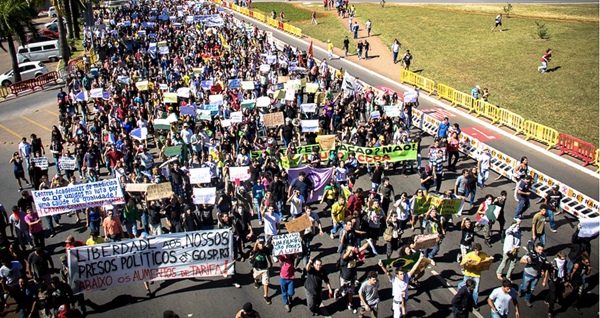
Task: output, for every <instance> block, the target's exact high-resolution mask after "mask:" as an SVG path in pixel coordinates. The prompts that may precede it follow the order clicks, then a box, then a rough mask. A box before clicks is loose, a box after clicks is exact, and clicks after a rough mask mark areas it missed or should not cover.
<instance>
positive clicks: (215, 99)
mask: <svg viewBox="0 0 600 318" xmlns="http://www.w3.org/2000/svg"><path fill="white" fill-rule="evenodd" d="M208 100H209V101H210V104H214V105H223V95H210V96H208Z"/></svg>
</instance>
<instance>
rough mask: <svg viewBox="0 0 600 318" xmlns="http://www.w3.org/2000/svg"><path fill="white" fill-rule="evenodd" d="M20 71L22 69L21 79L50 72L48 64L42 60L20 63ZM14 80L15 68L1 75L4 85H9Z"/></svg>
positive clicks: (0, 79)
mask: <svg viewBox="0 0 600 318" xmlns="http://www.w3.org/2000/svg"><path fill="white" fill-rule="evenodd" d="M19 71H21V80H23V81H24V80H28V79H32V78H36V77H38V76H41V75H44V74H46V73H48V70H47V69H46V65H44V63H43V62H40V61H33V62H25V63H21V64H19ZM14 82H15V79H14V76H13V70H10V71H8V72H6V73H4V74H2V75H0V84H2V86H9V85H10V84H12V83H14Z"/></svg>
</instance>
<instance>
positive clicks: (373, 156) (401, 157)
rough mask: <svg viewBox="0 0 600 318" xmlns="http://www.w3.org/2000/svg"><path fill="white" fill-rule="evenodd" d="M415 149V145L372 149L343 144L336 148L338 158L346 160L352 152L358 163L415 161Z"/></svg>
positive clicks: (416, 147)
mask: <svg viewBox="0 0 600 318" xmlns="http://www.w3.org/2000/svg"><path fill="white" fill-rule="evenodd" d="M417 149H418V146H417V144H416V143H411V144H405V145H390V146H382V147H372V148H369V147H358V146H352V145H344V144H342V145H340V146H338V147H337V151H338V158H340V159H341V160H346V159H348V154H349V153H350V152H354V153H355V154H356V160H358V162H359V163H375V162H377V161H384V162H398V161H407V160H417Z"/></svg>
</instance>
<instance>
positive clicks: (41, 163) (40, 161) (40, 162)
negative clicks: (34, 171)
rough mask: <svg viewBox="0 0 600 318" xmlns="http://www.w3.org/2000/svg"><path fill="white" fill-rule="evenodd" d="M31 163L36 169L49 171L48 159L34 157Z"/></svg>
mask: <svg viewBox="0 0 600 318" xmlns="http://www.w3.org/2000/svg"><path fill="white" fill-rule="evenodd" d="M29 161H30V162H31V164H33V166H34V167H38V168H40V169H42V170H48V158H47V157H34V158H31V159H29Z"/></svg>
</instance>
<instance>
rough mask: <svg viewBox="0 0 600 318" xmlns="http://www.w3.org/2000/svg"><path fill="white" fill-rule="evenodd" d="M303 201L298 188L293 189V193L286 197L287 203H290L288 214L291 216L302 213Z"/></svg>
mask: <svg viewBox="0 0 600 318" xmlns="http://www.w3.org/2000/svg"><path fill="white" fill-rule="evenodd" d="M304 202H305V201H304V197H303V196H302V195H301V194H300V190H299V189H296V190H294V193H293V194H292V195H291V196H290V197H289V198H288V199H287V203H289V204H290V215H291V216H292V217H293V218H297V217H300V216H301V215H302V205H303V204H304Z"/></svg>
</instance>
